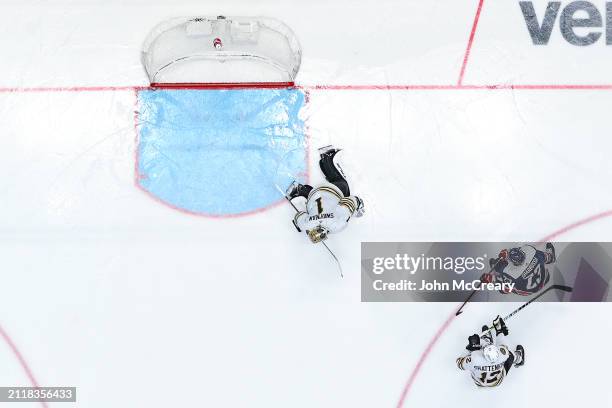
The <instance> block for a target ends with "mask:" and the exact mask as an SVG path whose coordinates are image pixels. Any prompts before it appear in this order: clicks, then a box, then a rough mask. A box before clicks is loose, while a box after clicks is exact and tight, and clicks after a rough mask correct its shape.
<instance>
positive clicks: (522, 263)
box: [482, 242, 557, 296]
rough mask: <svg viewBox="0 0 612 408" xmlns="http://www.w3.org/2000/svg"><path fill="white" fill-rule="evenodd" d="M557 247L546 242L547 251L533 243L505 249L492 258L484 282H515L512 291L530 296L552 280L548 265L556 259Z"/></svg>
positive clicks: (483, 278)
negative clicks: (489, 271) (489, 269)
mask: <svg viewBox="0 0 612 408" xmlns="http://www.w3.org/2000/svg"><path fill="white" fill-rule="evenodd" d="M556 259H557V258H556V255H555V247H554V246H553V244H552V243H550V242H548V243H547V244H546V249H545V251H540V250H538V249H536V248H535V247H534V246H532V245H523V246H520V247H516V248H510V249H504V250H502V251H501V252H500V253H499V256H498V258H491V259H490V260H489V264H490V265H491V268H492V269H491V273H488V274H484V275H483V277H482V280H483V281H484V282H487V283H489V282H499V283H514V289H513V290H512V293H516V294H517V295H522V296H529V295H532V294H534V293H537V292H539V291H540V290H542V288H543V287H544V286H545V285H546V284H547V283H548V281H549V280H550V271H549V270H548V268H547V267H546V265H549V264H552V263H554V262H555V261H556ZM504 293H505V292H504Z"/></svg>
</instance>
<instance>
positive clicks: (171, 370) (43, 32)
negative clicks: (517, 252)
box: [0, 0, 612, 408]
mask: <svg viewBox="0 0 612 408" xmlns="http://www.w3.org/2000/svg"><path fill="white" fill-rule="evenodd" d="M594 4H596V5H597V7H598V8H599V9H600V10H605V3H604V2H603V1H597V2H594ZM535 6H536V11H538V13H540V14H539V15H538V16H539V18H541V14H542V13H543V10H544V9H545V7H546V2H543V1H536V2H535ZM221 13H222V14H225V15H265V16H271V17H276V18H278V19H281V20H283V21H284V22H285V23H287V24H288V25H289V26H290V27H292V29H293V30H294V31H295V33H296V35H297V37H298V38H299V40H300V42H301V44H302V47H303V61H302V69H301V73H300V74H299V75H298V80H297V83H298V85H299V86H300V87H301V88H300V89H302V90H303V91H304V92H307V93H308V104H307V105H306V106H305V107H304V109H303V112H302V113H301V114H302V117H303V119H304V121H305V123H306V125H307V127H308V138H309V141H308V146H309V149H310V155H309V157H310V160H311V162H310V163H309V167H310V168H311V174H310V176H311V179H312V181H314V182H316V181H317V180H321V179H322V177H321V175H320V174H319V173H318V169H317V163H316V161H315V156H316V154H315V149H316V148H317V147H319V146H322V145H325V144H329V143H333V144H335V145H337V146H341V147H343V148H344V149H345V159H346V163H347V164H346V170H347V172H348V173H349V177H350V179H351V183H352V185H351V187H352V189H353V190H354V191H355V192H356V193H357V194H359V195H360V196H362V197H363V198H364V200H365V202H366V208H367V214H366V216H365V217H364V218H361V219H359V220H356V221H355V222H352V223H351V225H350V226H349V227H348V229H347V230H346V231H345V232H344V233H343V234H342V235H340V236H338V237H332V238H330V241H329V244H330V246H331V247H332V248H333V249H334V250H335V251H336V253H337V255H338V257H339V258H340V259H341V260H342V262H343V265H344V270H345V278H344V279H339V278H338V273H337V270H336V269H335V266H334V264H333V263H332V262H331V261H330V258H329V256H328V254H326V253H325V252H324V251H323V250H322V249H321V248H318V247H313V246H312V245H311V244H310V243H308V242H307V241H306V240H305V239H304V237H303V236H302V235H299V234H296V233H295V230H294V228H293V226H292V225H291V221H290V220H291V217H292V216H293V213H292V211H293V210H292V209H291V208H290V207H289V206H287V205H277V206H274V207H272V208H269V209H267V210H266V211H262V212H257V213H255V214H251V215H248V216H243V217H237V218H210V217H204V216H197V215H190V214H186V213H184V212H181V211H176V210H174V209H172V208H170V207H168V206H164V205H161V204H160V203H159V202H157V201H155V200H152V199H151V197H150V196H148V195H147V194H144V193H143V191H142V190H141V189H139V188H138V187H137V186H136V185H135V182H134V172H135V149H136V141H137V134H138V133H137V132H138V130H139V126H140V124H139V122H138V115H139V112H137V111H138V106H139V105H138V100H137V96H138V92H139V91H138V89H140V88H139V87H146V86H147V85H148V83H147V80H146V76H145V74H144V72H143V70H142V67H141V65H140V61H139V51H140V47H141V45H142V41H143V39H144V38H145V36H146V35H147V33H148V31H149V30H150V28H151V27H153V26H154V25H155V24H156V23H158V22H159V21H162V20H164V19H167V18H170V17H175V16H184V15H187V16H189V15H200V14H201V15H216V14H221ZM476 16H477V17H478V18H476V19H475V17H476ZM0 19H1V21H2V26H1V27H2V28H1V32H2V35H1V36H0V50H1V52H2V54H3V58H2V61H3V62H2V66H1V67H0V73H2V75H0V87H1V89H0V91H1V92H0V129H1V139H0V170H1V171H0V174H1V175H0V191H1V194H0V210H1V211H0V255H1V259H2V264H1V265H2V267H1V269H0V270H1V273H2V282H1V284H0V310H1V311H2V313H1V315H0V328H1V330H0V386H13V385H23V386H27V385H35V384H39V385H45V386H52V385H56V386H76V387H78V402H77V404H76V406H79V407H83V408H98V407H99V408H102V407H104V408H106V407H109V406H113V407H168V406H176V407H187V406H189V407H193V406H199V407H232V408H233V407H291V408H297V407H304V408H312V407H353V408H356V407H368V408H371V407H398V408H399V407H402V406H403V407H417V408H428V407H446V406H451V405H453V406H457V407H473V406H483V405H489V406H496V407H500V408H510V407H517V406H555V407H568V408H569V407H575V406H578V405H582V406H593V407H607V406H611V405H612V391H610V388H608V384H607V383H608V370H607V369H608V367H609V366H610V364H611V363H612V359H611V357H610V353H609V352H608V351H607V348H606V344H607V343H606V340H605V339H608V338H610V336H611V335H612V321H611V320H610V319H609V313H612V307H611V306H610V305H608V304H603V303H602V304H577V303H574V304H570V303H565V304H555V303H547V304H543V303H541V304H536V305H533V306H530V308H529V309H527V310H526V311H525V312H523V313H522V314H521V315H520V317H517V318H516V319H515V320H513V321H512V322H511V323H509V327H510V331H511V336H510V341H511V342H514V343H522V344H523V345H524V346H525V349H526V352H527V358H526V360H527V363H526V365H525V366H524V367H522V368H520V369H516V370H515V369H513V371H511V373H510V375H509V377H508V378H507V379H506V380H505V381H504V384H503V385H502V387H501V388H498V389H495V390H482V389H476V387H475V386H474V385H473V384H472V383H471V380H470V379H469V376H468V375H467V374H466V373H463V372H459V371H458V370H457V369H456V366H455V361H454V360H455V358H456V357H458V356H459V355H460V354H461V353H462V352H463V349H464V346H465V343H466V339H467V336H468V335H470V334H472V333H474V332H475V331H476V330H477V329H478V328H479V327H480V326H481V325H482V324H485V323H489V322H490V321H491V319H492V318H493V317H495V316H496V315H497V314H502V315H504V314H506V313H507V312H508V311H511V310H512V309H514V307H515V306H516V305H515V304H512V303H503V304H484V303H483V304H470V305H469V306H468V307H467V309H466V312H465V313H464V314H462V315H461V316H460V317H458V318H456V319H451V318H449V316H450V315H452V314H453V312H454V310H455V309H456V307H457V305H455V304H450V303H448V304H445V303H438V304H419V303H403V304H400V303H379V304H378V303H377V304H373V303H361V302H360V276H359V271H360V265H359V259H360V256H359V251H360V242H362V241H453V240H461V241H517V242H521V241H538V240H542V239H550V240H559V241H609V240H610V238H611V232H610V231H612V216H611V215H612V211H611V210H612V190H611V188H610V179H611V177H612V164H611V163H610V160H609V157H610V151H611V148H612V140H611V139H610V125H609V121H610V113H609V107H610V105H611V104H612V80H611V78H610V75H611V74H610V72H611V71H610V68H611V65H612V54H610V47H611V46H606V45H605V41H604V40H600V41H599V42H597V43H595V44H593V45H591V46H588V47H575V46H573V45H570V44H568V43H567V42H565V41H564V40H563V38H562V37H561V34H560V31H559V26H558V23H556V25H555V27H554V29H553V33H552V36H551V39H550V43H549V44H548V45H547V46H543V47H534V46H533V45H532V43H531V39H530V37H529V34H528V32H527V30H526V28H525V22H524V20H523V16H522V14H521V12H520V8H519V6H518V1H511V0H503V1H502V0H484V1H478V0H474V1H461V2H459V1H451V0H445V1H431V2H423V1H413V0H410V1H404V2H391V1H380V0H379V1H366V0H360V1H350V2H349V1H338V2H334V3H330V2H324V1H311V2H297V1H287V2H283V3H278V4H277V3H276V2H269V1H268V2H257V3H255V2H247V1H231V2H229V1H228V2H224V3H223V4H222V5H221V4H219V3H214V2H202V1H197V2H196V1H173V2H165V3H164V2H159V1H157V2H152V1H148V2H145V1H138V2H136V1H132V2H124V1H117V0H109V1H105V2H102V1H87V2H85V1H83V2H75V1H61V2H59V1H58V2H47V3H41V2H35V1H7V2H3V3H2V4H0ZM604 21H605V19H604ZM601 30H603V29H601ZM228 165H232V163H231V160H230V163H228ZM41 405H44V404H26V403H23V404H21V405H19V406H20V407H24V408H25V407H28V406H32V407H38V406H41Z"/></svg>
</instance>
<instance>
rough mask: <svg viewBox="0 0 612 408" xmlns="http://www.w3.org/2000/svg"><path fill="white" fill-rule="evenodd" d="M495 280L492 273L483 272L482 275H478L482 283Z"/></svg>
mask: <svg viewBox="0 0 612 408" xmlns="http://www.w3.org/2000/svg"><path fill="white" fill-rule="evenodd" d="M494 280H495V277H494V276H493V274H492V273H483V274H482V276H481V277H480V281H481V282H482V283H491V282H493V281H494Z"/></svg>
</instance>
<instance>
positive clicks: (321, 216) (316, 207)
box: [294, 185, 357, 233]
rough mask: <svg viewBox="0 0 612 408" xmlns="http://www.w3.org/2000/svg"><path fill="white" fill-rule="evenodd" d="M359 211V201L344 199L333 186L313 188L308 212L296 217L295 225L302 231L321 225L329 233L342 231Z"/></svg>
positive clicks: (307, 207)
mask: <svg viewBox="0 0 612 408" xmlns="http://www.w3.org/2000/svg"><path fill="white" fill-rule="evenodd" d="M356 209H357V200H356V199H355V198H354V197H353V196H351V197H344V196H343V195H342V193H341V192H340V190H338V188H336V187H335V186H333V185H330V186H321V187H317V188H313V189H312V191H311V192H310V194H308V199H307V201H306V211H300V212H299V213H297V214H296V215H295V218H294V220H295V224H296V225H297V227H298V228H299V229H301V230H302V231H310V230H312V229H313V228H315V227H316V226H318V225H320V226H322V227H323V228H325V229H326V230H327V231H328V232H329V233H336V232H340V231H342V230H343V229H344V228H345V227H346V225H347V223H348V221H349V220H350V219H351V217H352V216H353V214H354V213H355V210H356Z"/></svg>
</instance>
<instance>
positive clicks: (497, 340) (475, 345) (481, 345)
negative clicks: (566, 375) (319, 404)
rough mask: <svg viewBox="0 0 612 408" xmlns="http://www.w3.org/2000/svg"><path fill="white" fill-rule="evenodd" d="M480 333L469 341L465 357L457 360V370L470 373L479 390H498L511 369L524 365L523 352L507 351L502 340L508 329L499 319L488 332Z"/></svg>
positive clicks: (517, 350)
mask: <svg viewBox="0 0 612 408" xmlns="http://www.w3.org/2000/svg"><path fill="white" fill-rule="evenodd" d="M482 331H483V334H481V335H478V334H474V335H472V336H470V337H469V338H468V345H467V347H466V349H467V350H468V351H469V353H468V354H467V355H464V356H462V357H459V358H458V359H457V367H459V369H460V370H465V371H469V372H470V374H471V376H472V380H474V383H475V384H476V385H477V386H479V387H497V386H498V385H500V384H501V383H502V381H503V380H504V378H506V376H507V375H508V372H509V371H510V369H511V368H512V367H513V366H514V367H520V366H522V365H524V364H525V349H524V348H523V346H521V345H518V346H516V349H515V350H514V351H511V350H510V347H508V345H507V344H505V341H504V340H505V339H504V338H503V337H502V335H503V336H507V335H508V327H506V324H505V323H504V321H503V319H502V318H501V317H499V316H497V318H496V319H495V320H494V321H493V326H492V327H491V329H490V330H489V328H488V327H487V326H483V328H482Z"/></svg>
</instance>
